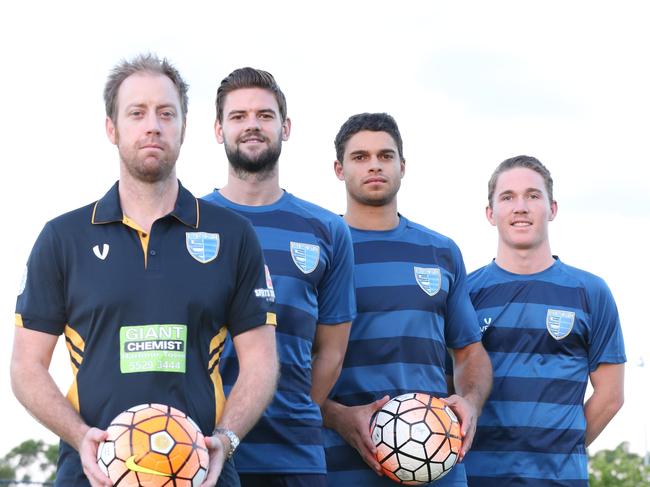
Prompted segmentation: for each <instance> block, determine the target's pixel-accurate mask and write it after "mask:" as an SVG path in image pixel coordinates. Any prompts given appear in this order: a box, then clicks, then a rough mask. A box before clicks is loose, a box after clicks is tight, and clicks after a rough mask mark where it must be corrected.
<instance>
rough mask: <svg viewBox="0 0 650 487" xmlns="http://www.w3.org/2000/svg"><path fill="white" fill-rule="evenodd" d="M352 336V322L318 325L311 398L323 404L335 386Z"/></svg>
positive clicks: (312, 365) (314, 347)
mask: <svg viewBox="0 0 650 487" xmlns="http://www.w3.org/2000/svg"><path fill="white" fill-rule="evenodd" d="M349 336H350V322H346V323H340V324H338V325H320V324H319V325H318V327H317V329H316V337H315V339H314V345H313V349H312V355H313V360H312V364H311V398H312V400H313V401H314V402H315V403H316V404H318V405H319V406H320V405H322V404H323V403H324V402H325V400H326V399H327V396H328V394H329V393H330V391H331V390H332V387H334V384H335V383H336V380H337V379H338V378H339V374H340V373H341V367H343V359H344V358H345V351H346V350H347V346H348V338H349Z"/></svg>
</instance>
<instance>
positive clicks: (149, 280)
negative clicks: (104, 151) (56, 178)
mask: <svg viewBox="0 0 650 487" xmlns="http://www.w3.org/2000/svg"><path fill="white" fill-rule="evenodd" d="M104 99H105V103H106V133H107V135H108V138H109V140H110V141H111V143H113V144H115V145H116V146H117V149H118V152H119V157H120V177H119V181H118V182H117V183H116V184H115V185H114V186H113V187H112V188H111V189H110V190H109V191H108V193H106V195H105V196H104V197H103V198H101V199H100V200H99V201H97V202H95V203H93V204H90V205H88V206H85V207H83V208H80V209H77V210H75V211H72V212H70V213H66V214H64V215H62V216H60V217H58V218H55V219H54V220H52V221H50V222H48V223H47V224H46V225H45V228H44V229H43V231H42V232H41V234H40V236H39V237H38V240H37V241H36V244H35V245H34V248H33V250H32V252H31V255H30V257H29V261H28V264H27V271H26V272H27V273H26V276H25V279H24V284H23V286H22V289H21V290H20V294H19V296H18V300H17V304H16V333H15V338H14V350H13V356H12V361H11V379H12V387H13V390H14V392H15V394H16V397H17V398H18V399H19V400H20V402H21V403H22V404H23V405H24V406H25V407H26V408H27V409H28V410H29V412H30V413H32V415H33V416H35V417H36V418H37V419H38V420H39V421H40V422H41V423H43V424H44V425H45V426H47V427H48V428H49V429H50V430H52V431H53V432H54V433H56V434H57V435H58V436H59V437H60V438H61V440H62V441H61V446H60V455H59V463H58V471H57V475H56V484H55V485H57V486H65V487H82V486H84V487H85V486H88V485H92V486H108V485H112V483H111V481H110V480H109V479H108V477H107V476H106V472H102V471H101V470H100V469H99V467H98V465H97V456H96V455H97V449H98V445H99V443H100V442H101V441H102V440H104V439H105V438H106V437H107V433H106V431H105V428H106V427H107V426H108V424H109V423H110V421H111V420H112V419H113V418H114V417H115V416H117V415H118V414H119V413H120V412H122V411H123V410H125V409H128V408H131V407H133V406H135V405H138V404H144V403H162V404H166V405H169V406H173V407H176V408H178V409H180V410H182V411H184V412H186V413H187V414H189V416H190V417H192V418H193V419H194V420H195V422H196V423H197V424H198V425H199V427H200V429H201V430H202V432H203V433H204V434H205V435H206V444H207V447H208V448H209V449H210V468H209V472H208V474H207V477H206V478H205V479H204V483H203V484H202V486H203V487H207V486H214V485H215V483H216V482H217V478H218V479H219V484H218V485H219V486H222V485H223V486H228V487H230V486H233V485H238V480H237V474H236V472H235V471H234V467H233V465H232V462H225V459H226V458H227V457H229V456H230V455H231V454H232V451H233V450H234V448H235V447H236V445H237V441H238V440H237V437H242V436H243V435H244V434H245V433H246V432H247V431H248V430H249V429H250V428H251V426H252V425H253V424H254V423H255V421H256V420H257V418H258V417H259V415H260V414H261V413H262V411H263V409H264V407H265V406H266V404H268V402H269V401H270V399H271V397H272V395H273V391H274V387H275V384H276V379H277V371H278V364H277V357H276V351H275V336H274V327H273V326H272V325H273V323H274V322H275V316H274V315H273V314H272V313H271V312H270V303H269V291H268V289H266V281H265V274H264V260H263V255H262V252H261V249H260V246H259V242H258V240H257V237H256V235H255V232H254V230H253V229H252V227H251V226H250V223H249V222H247V221H246V220H245V219H243V218H241V217H240V216H238V215H236V214H234V213H233V212H231V211H228V210H225V209H223V208H216V207H214V206H213V205H209V204H207V203H205V202H203V201H200V200H197V199H196V198H194V196H192V194H191V193H190V192H189V191H188V190H186V189H185V188H183V186H182V185H181V184H180V182H179V181H178V179H177V178H176V172H175V163H176V159H177V158H178V154H179V151H180V147H181V144H182V142H183V136H184V132H185V120H186V114H187V85H186V84H185V82H184V81H183V79H182V78H181V76H180V74H179V73H178V71H177V70H176V69H175V68H174V67H173V66H172V65H171V64H169V63H168V62H167V60H162V61H160V60H159V59H158V58H157V57H156V56H154V55H143V56H138V57H136V58H135V59H133V60H132V61H123V62H121V63H120V64H118V65H117V66H116V67H115V68H113V70H112V72H111V74H110V76H109V78H108V81H107V83H106V87H105V90H104ZM228 332H230V334H231V336H232V337H233V338H232V341H233V343H234V347H235V349H236V350H237V352H238V354H239V357H240V364H241V366H240V368H239V375H238V377H237V380H236V383H235V384H234V386H233V387H232V389H231V391H230V396H229V398H228V401H226V400H225V397H224V393H223V388H222V386H221V379H220V377H219V372H218V369H217V364H218V362H219V355H220V351H221V347H222V345H223V342H224V340H225V338H226V335H227V333H228ZM62 333H63V334H65V339H66V345H67V347H68V350H69V353H70V361H71V365H72V369H73V373H74V380H73V383H72V386H71V387H70V390H69V392H68V394H67V397H64V396H63V395H62V394H61V392H60V391H59V389H58V388H57V386H56V384H55V383H54V381H53V380H52V377H51V375H50V373H49V371H48V368H49V364H50V360H51V358H52V352H53V350H54V347H55V345H56V342H57V338H58V335H60V334H62ZM143 337H145V338H143ZM170 338H171V339H173V340H174V342H173V343H174V349H173V350H172V351H170V349H169V348H168V347H167V346H166V345H168V343H169V341H168V340H169V339H170ZM152 342H153V343H152ZM144 345H149V346H147V347H146V350H148V351H147V352H142V351H138V350H142V349H145V347H144ZM150 345H154V346H153V347H151V346H150ZM215 427H216V429H215ZM137 461H138V459H136V464H135V465H134V466H128V468H129V469H130V470H132V471H142V470H139V469H142V467H140V466H138V465H137ZM127 465H128V464H127Z"/></svg>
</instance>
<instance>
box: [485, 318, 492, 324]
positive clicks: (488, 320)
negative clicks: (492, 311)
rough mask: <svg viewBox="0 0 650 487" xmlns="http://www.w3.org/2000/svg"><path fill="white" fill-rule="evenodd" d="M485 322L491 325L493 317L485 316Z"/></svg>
mask: <svg viewBox="0 0 650 487" xmlns="http://www.w3.org/2000/svg"><path fill="white" fill-rule="evenodd" d="M483 323H485V324H486V325H489V324H490V323H492V318H483Z"/></svg>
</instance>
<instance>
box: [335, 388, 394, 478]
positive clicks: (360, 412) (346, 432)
mask: <svg viewBox="0 0 650 487" xmlns="http://www.w3.org/2000/svg"><path fill="white" fill-rule="evenodd" d="M389 399H390V398H389V397H388V396H384V397H382V398H381V399H377V400H376V401H375V402H371V403H370V404H365V405H362V406H343V405H342V404H336V407H335V409H336V412H335V413H334V415H333V418H332V419H333V422H332V423H331V424H332V427H333V428H334V429H335V430H336V431H337V433H338V434H340V435H341V437H342V438H343V439H344V440H345V441H346V442H347V443H348V444H349V445H350V446H352V447H353V448H354V449H355V450H357V451H358V452H359V455H361V458H362V459H363V461H364V462H366V463H367V464H368V466H369V467H370V468H371V469H373V470H374V471H375V473H377V475H383V473H382V470H381V466H380V465H379V462H378V461H377V457H376V454H377V448H376V447H375V445H374V443H373V442H372V438H371V437H370V419H371V418H372V415H373V414H374V413H375V412H376V411H377V410H379V409H381V407H382V406H383V405H384V404H386V403H387V402H388V401H389Z"/></svg>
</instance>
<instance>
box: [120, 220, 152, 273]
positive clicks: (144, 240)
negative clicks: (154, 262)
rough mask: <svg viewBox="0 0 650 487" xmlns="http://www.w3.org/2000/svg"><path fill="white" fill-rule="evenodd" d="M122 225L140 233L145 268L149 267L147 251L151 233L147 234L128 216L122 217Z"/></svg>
mask: <svg viewBox="0 0 650 487" xmlns="http://www.w3.org/2000/svg"><path fill="white" fill-rule="evenodd" d="M122 223H124V224H125V225H126V226H127V227H129V228H132V229H133V230H135V231H136V232H138V237H140V245H142V252H144V266H145V268H146V267H147V249H148V248H149V235H150V234H149V233H147V232H145V231H144V230H143V229H142V227H140V225H138V224H137V223H136V222H134V221H133V220H131V219H130V218H129V217H128V216H126V215H123V216H122Z"/></svg>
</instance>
